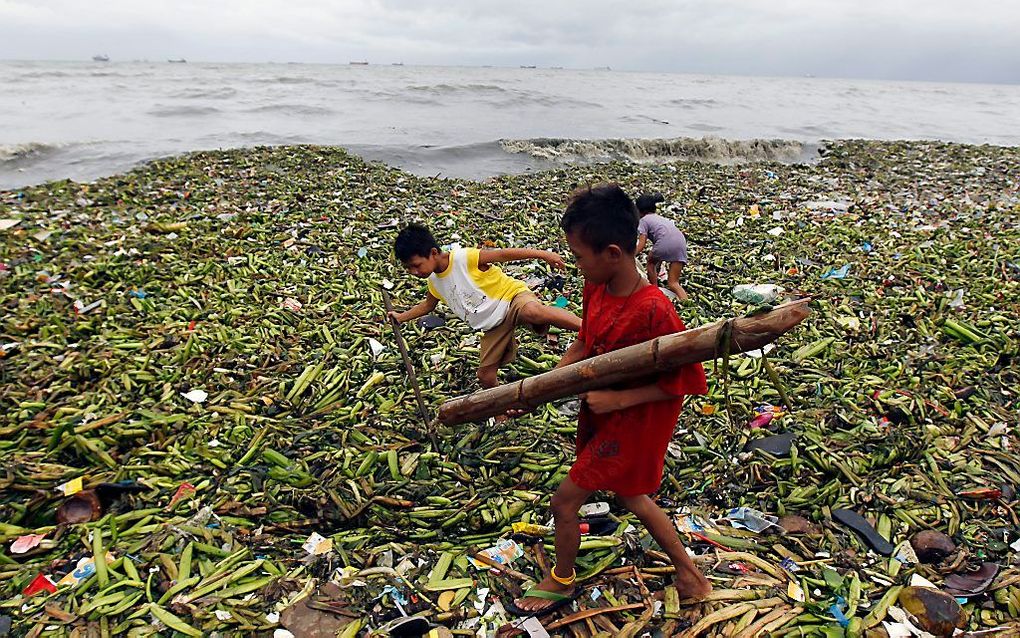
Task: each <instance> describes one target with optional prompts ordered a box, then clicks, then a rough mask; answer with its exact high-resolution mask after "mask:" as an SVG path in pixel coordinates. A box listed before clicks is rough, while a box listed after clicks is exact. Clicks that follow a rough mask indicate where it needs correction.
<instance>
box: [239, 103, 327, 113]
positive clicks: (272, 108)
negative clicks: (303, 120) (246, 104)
mask: <svg viewBox="0 0 1020 638" xmlns="http://www.w3.org/2000/svg"><path fill="white" fill-rule="evenodd" d="M246 111H247V112H248V113H284V114H286V115H334V114H335V113H336V111H334V110H333V109H331V108H328V107H325V106H313V105H311V104H266V105H264V106H256V107H253V108H250V109H246Z"/></svg>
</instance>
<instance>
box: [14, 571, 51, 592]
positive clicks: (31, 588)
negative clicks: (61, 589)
mask: <svg viewBox="0 0 1020 638" xmlns="http://www.w3.org/2000/svg"><path fill="white" fill-rule="evenodd" d="M42 591H44V592H48V593H51V594H52V593H55V592H56V591H57V584H56V583H54V582H53V581H52V580H50V577H49V576H47V575H46V574H43V573H42V572H40V573H39V574H37V575H36V577H35V578H33V579H32V582H30V583H29V584H28V587H25V589H23V590H21V593H22V594H24V595H26V596H35V595H36V594H38V593H39V592H42Z"/></svg>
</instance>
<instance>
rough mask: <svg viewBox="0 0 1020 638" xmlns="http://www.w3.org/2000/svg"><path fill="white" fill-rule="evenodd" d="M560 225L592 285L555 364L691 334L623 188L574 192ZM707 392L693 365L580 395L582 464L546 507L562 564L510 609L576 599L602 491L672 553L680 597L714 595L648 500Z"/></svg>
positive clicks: (527, 610)
mask: <svg viewBox="0 0 1020 638" xmlns="http://www.w3.org/2000/svg"><path fill="white" fill-rule="evenodd" d="M560 227H561V228H562V229H563V231H564V232H565V233H566V235H567V243H568V244H569V245H570V249H571V251H572V252H573V253H574V257H575V259H576V261H577V267H578V269H580V271H581V272H582V274H584V280H585V283H584V305H583V315H582V316H583V318H582V320H581V330H580V332H579V333H578V335H577V340H576V341H574V343H573V344H571V346H570V347H569V348H568V349H567V351H566V353H565V354H564V355H563V359H562V360H561V361H560V362H559V364H557V367H562V366H566V365H569V364H572V363H576V362H578V361H581V360H583V359H587V358H589V357H591V356H594V355H599V354H604V353H606V352H611V351H613V350H619V349H620V348H625V347H627V346H631V345H634V344H637V343H642V342H645V341H648V340H650V339H654V338H656V337H659V336H662V335H667V334H672V333H675V332H678V331H681V330H684V329H685V327H684V324H683V322H682V321H680V317H678V316H677V314H676V310H675V309H674V308H673V304H672V303H670V302H669V300H667V299H666V297H665V296H664V295H663V294H662V291H660V290H659V288H658V287H657V286H652V285H650V284H649V282H647V281H645V280H644V278H642V277H641V275H640V273H638V271H637V270H636V269H635V268H634V256H635V248H636V246H637V242H638V215H637V210H636V209H635V207H634V203H633V202H632V201H631V199H630V197H628V196H627V194H626V193H624V192H623V190H622V189H621V188H620V187H619V186H617V185H615V184H614V185H605V186H598V187H595V188H590V189H583V190H580V191H577V192H576V193H575V194H574V195H573V197H572V199H571V200H570V203H569V204H568V205H567V209H566V211H565V212H564V214H563V218H562V219H561V221H560ZM707 392H708V386H707V384H706V381H705V371H704V369H703V368H702V366H701V364H700V363H696V364H690V365H686V366H683V367H681V368H679V369H677V370H674V371H670V372H665V373H653V374H652V375H649V377H646V378H644V379H641V380H639V381H637V382H633V383H628V384H622V385H621V386H618V387H613V388H606V389H602V390H593V391H590V392H587V393H585V394H584V395H582V397H581V398H582V407H581V411H580V412H579V414H578V424H577V460H576V461H575V462H574V464H573V466H571V468H570V472H569V473H568V474H567V477H566V478H565V479H563V482H562V483H561V484H560V486H559V488H557V490H556V493H555V494H553V497H552V499H551V501H550V503H549V506H550V508H551V509H552V511H553V518H554V520H555V524H556V532H555V533H556V565H555V566H554V567H553V569H552V570H551V572H550V574H549V576H547V577H546V578H545V579H543V580H542V582H540V583H539V584H538V585H537V586H536V587H534V588H532V589H530V590H528V591H526V592H525V593H524V595H523V596H522V597H521V598H519V599H517V600H516V601H514V603H513V604H510V605H508V606H507V610H508V611H510V612H511V613H515V614H517V615H543V614H546V613H549V612H550V611H552V610H553V609H554V608H558V607H561V606H563V605H564V604H568V603H569V602H570V601H571V600H572V599H573V598H575V597H576V596H577V592H578V590H577V589H576V588H575V586H574V580H575V578H576V576H577V575H576V573H575V569H574V563H575V560H576V558H577V552H578V548H579V545H580V541H581V537H580V531H579V529H578V524H579V521H578V516H577V513H578V509H580V507H581V505H582V504H583V503H584V502H585V501H586V500H587V499H588V497H589V496H591V495H592V493H593V492H595V491H597V490H606V491H610V492H613V493H615V494H616V496H617V499H618V500H619V502H620V504H621V505H623V506H624V507H626V508H627V509H628V510H630V511H631V512H633V513H634V514H635V515H636V516H637V517H638V519H639V520H640V521H641V523H642V524H644V526H645V527H646V528H647V529H648V531H649V533H650V534H651V535H652V538H654V539H655V541H656V542H657V543H658V544H659V546H660V547H661V548H662V550H663V551H664V552H665V553H666V554H668V555H669V557H670V560H671V561H672V562H673V565H674V567H675V568H676V576H675V578H674V583H675V585H676V587H677V589H678V590H679V592H680V596H681V598H700V597H703V596H705V595H706V594H708V593H709V592H710V591H711V590H712V586H711V584H710V583H709V582H708V580H707V579H706V578H705V576H704V575H703V574H702V573H701V572H700V571H698V569H697V567H695V565H694V563H693V562H692V561H691V559H690V557H689V556H688V555H687V551H686V549H685V548H684V546H683V544H682V543H681V541H680V537H679V535H678V534H677V531H676V528H675V527H674V526H673V522H672V521H671V520H670V519H669V517H668V516H667V515H666V513H665V512H663V511H662V510H661V509H660V508H659V506H658V505H656V504H655V501H653V500H652V499H651V498H650V496H649V495H650V494H654V493H655V492H656V491H657V490H658V489H659V484H660V483H661V481H662V468H663V462H664V460H665V457H666V447H667V446H668V445H669V442H670V440H671V439H672V438H673V431H674V429H675V428H676V424H677V419H678V417H679V415H680V410H681V408H682V406H683V402H684V396H685V395H688V394H706V393H707Z"/></svg>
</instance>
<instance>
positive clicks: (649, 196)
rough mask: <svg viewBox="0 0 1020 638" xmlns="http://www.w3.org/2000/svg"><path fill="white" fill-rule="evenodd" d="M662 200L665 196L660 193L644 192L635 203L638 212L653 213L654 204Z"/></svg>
mask: <svg viewBox="0 0 1020 638" xmlns="http://www.w3.org/2000/svg"><path fill="white" fill-rule="evenodd" d="M664 201H666V198H665V197H663V196H662V193H645V194H644V195H642V196H640V197H638V198H637V202H635V203H636V204H637V209H638V212H639V213H654V212H655V205H656V204H658V203H659V202H664Z"/></svg>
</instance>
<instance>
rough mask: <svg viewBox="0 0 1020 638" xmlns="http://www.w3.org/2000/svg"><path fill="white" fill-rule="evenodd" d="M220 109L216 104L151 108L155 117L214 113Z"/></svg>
mask: <svg viewBox="0 0 1020 638" xmlns="http://www.w3.org/2000/svg"><path fill="white" fill-rule="evenodd" d="M219 112H220V110H219V109H218V108H216V107H215V106H190V105H184V106H157V107H156V108H153V109H149V111H148V113H149V115H151V116H153V117H194V116H198V115H214V114H216V113H219Z"/></svg>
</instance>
